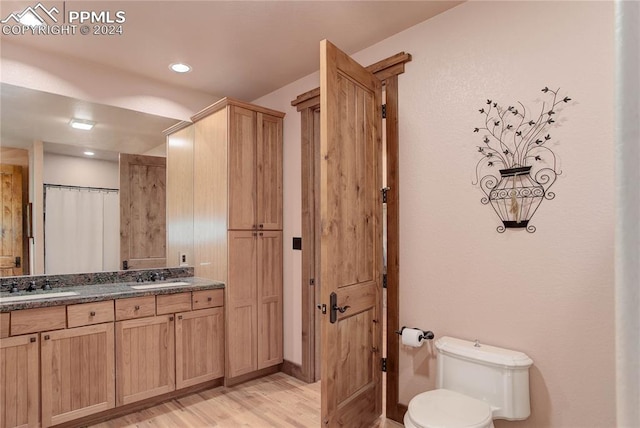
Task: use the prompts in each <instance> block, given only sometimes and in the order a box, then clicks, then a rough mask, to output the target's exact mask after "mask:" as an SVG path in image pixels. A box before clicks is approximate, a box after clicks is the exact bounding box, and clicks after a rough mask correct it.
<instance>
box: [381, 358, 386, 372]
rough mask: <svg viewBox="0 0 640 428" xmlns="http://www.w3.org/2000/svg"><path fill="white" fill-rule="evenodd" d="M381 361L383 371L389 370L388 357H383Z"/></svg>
mask: <svg viewBox="0 0 640 428" xmlns="http://www.w3.org/2000/svg"><path fill="white" fill-rule="evenodd" d="M380 362H381V366H382V371H383V372H385V373H386V372H387V359H386V358H381V359H380Z"/></svg>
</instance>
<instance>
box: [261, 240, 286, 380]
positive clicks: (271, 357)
mask: <svg viewBox="0 0 640 428" xmlns="http://www.w3.org/2000/svg"><path fill="white" fill-rule="evenodd" d="M281 362H282V232H260V233H259V234H258V369H263V368H265V367H270V366H273V365H275V364H280V363H281Z"/></svg>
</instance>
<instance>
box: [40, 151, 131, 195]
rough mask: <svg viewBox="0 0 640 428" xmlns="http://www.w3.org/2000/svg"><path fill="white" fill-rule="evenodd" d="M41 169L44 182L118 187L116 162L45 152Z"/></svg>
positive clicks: (108, 187)
mask: <svg viewBox="0 0 640 428" xmlns="http://www.w3.org/2000/svg"><path fill="white" fill-rule="evenodd" d="M43 170H44V172H43V182H44V183H45V184H61V185H66V186H80V187H102V188H106V189H119V188H120V170H119V166H118V162H111V161H106V160H101V159H87V158H80V157H76V156H64V155H58V154H54V153H45V154H44V168H43Z"/></svg>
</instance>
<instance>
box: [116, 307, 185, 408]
mask: <svg viewBox="0 0 640 428" xmlns="http://www.w3.org/2000/svg"><path fill="white" fill-rule="evenodd" d="M174 341H175V331H174V319H173V315H163V316H157V317H149V318H140V319H135V320H128V321H119V322H116V404H117V405H118V406H121V405H123V404H129V403H132V402H134V401H139V400H144V399H146V398H149V397H154V396H156V395H160V394H164V393H167V392H171V391H173V390H174V389H175V342H174Z"/></svg>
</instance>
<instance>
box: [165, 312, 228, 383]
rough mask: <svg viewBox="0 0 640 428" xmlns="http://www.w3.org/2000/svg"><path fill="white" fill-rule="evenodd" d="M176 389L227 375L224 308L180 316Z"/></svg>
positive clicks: (177, 328) (177, 327)
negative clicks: (225, 373)
mask: <svg viewBox="0 0 640 428" xmlns="http://www.w3.org/2000/svg"><path fill="white" fill-rule="evenodd" d="M176 317H177V319H176V388H177V389H180V388H184V387H187V386H191V385H196V384H198V383H202V382H206V381H208V380H212V379H217V378H220V377H223V376H224V308H221V307H220V308H212V309H201V310H198V311H192V312H183V313H179V314H176Z"/></svg>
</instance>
